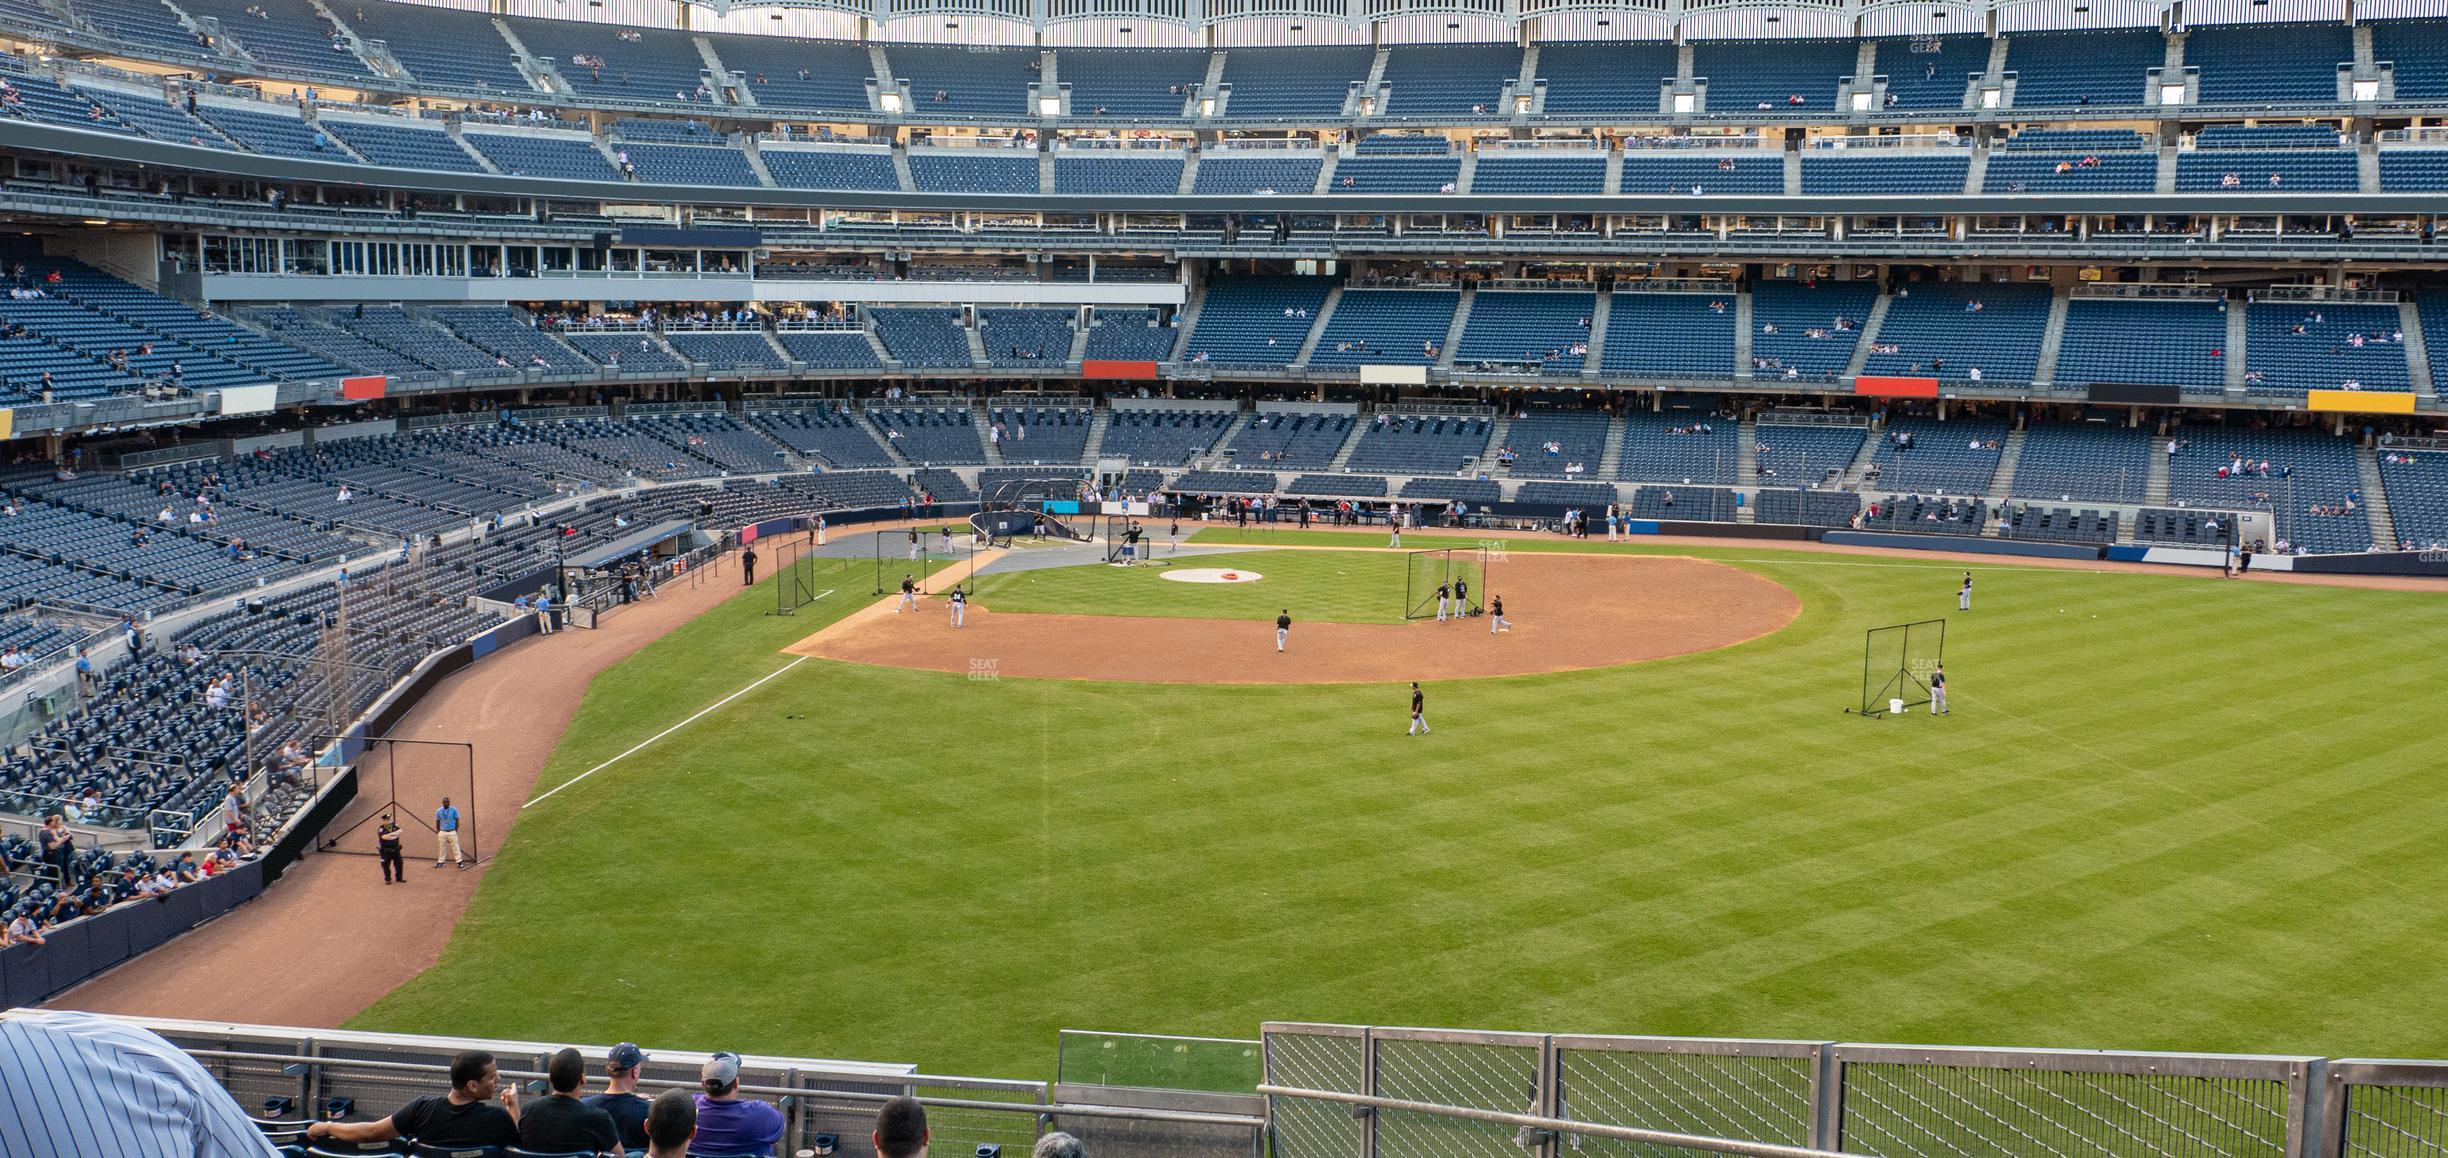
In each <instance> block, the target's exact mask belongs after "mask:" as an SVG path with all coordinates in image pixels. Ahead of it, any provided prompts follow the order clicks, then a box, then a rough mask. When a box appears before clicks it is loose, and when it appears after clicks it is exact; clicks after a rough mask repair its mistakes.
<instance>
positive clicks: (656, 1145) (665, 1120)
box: [646, 1090, 697, 1158]
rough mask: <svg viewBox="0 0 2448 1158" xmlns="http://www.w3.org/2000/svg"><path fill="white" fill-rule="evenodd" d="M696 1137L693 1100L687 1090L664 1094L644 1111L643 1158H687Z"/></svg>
mask: <svg viewBox="0 0 2448 1158" xmlns="http://www.w3.org/2000/svg"><path fill="white" fill-rule="evenodd" d="M696 1136H697V1099H695V1098H693V1097H690V1096H689V1092H688V1091H687V1090H665V1091H663V1092H662V1093H661V1094H659V1095H656V1097H655V1100H654V1104H653V1106H652V1108H650V1109H648V1110H647V1111H646V1158H688V1150H689V1140H690V1139H692V1138H695V1137H696Z"/></svg>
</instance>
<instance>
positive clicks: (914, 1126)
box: [870, 1094, 933, 1158]
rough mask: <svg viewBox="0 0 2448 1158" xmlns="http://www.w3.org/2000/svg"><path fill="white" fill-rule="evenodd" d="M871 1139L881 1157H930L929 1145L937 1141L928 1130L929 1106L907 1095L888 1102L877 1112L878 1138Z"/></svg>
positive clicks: (876, 1132) (875, 1136)
mask: <svg viewBox="0 0 2448 1158" xmlns="http://www.w3.org/2000/svg"><path fill="white" fill-rule="evenodd" d="M870 1140H871V1141H873V1142H874V1143H875V1151H876V1153H877V1154H878V1155H879V1156H880V1158H926V1152H927V1143H928V1142H930V1141H932V1140H933V1135H932V1134H930V1133H929V1132H928V1130H927V1120H926V1107H925V1106H922V1105H919V1104H918V1099H916V1098H913V1097H910V1096H909V1095H907V1094H903V1095H902V1096H900V1097H897V1098H894V1099H892V1100H891V1101H888V1102H885V1103H884V1105H883V1107H882V1108H881V1109H878V1110H877V1111H876V1125H875V1135H874V1136H873V1137H872V1138H871V1139H870Z"/></svg>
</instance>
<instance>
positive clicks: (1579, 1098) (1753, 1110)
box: [1555, 1037, 1826, 1158]
mask: <svg viewBox="0 0 2448 1158" xmlns="http://www.w3.org/2000/svg"><path fill="white" fill-rule="evenodd" d="M1555 1050H1556V1076H1557V1111H1558V1112H1557V1114H1556V1116H1557V1117H1559V1118H1574V1119H1587V1120H1589V1121H1593V1122H1616V1123H1625V1124H1634V1125H1640V1126H1646V1127H1649V1128H1652V1129H1658V1130H1671V1131H1674V1132H1675V1133H1678V1134H1698V1135H1702V1136H1705V1137H1711V1138H1738V1139H1742V1140H1745V1141H1752V1142H1770V1143H1775V1144H1777V1145H1782V1146H1810V1145H1819V1144H1821V1141H1822V1140H1821V1139H1820V1138H1818V1137H1817V1131H1815V1130H1814V1129H1813V1124H1814V1122H1815V1121H1816V1119H1815V1117H1814V1102H1813V1095H1814V1094H1815V1093H1816V1090H1817V1087H1818V1075H1819V1072H1820V1066H1821V1064H1822V1061H1823V1059H1824V1057H1825V1052H1826V1046H1825V1045H1824V1044H1823V1043H1820V1042H1809V1041H1746V1040H1739V1039H1727V1038H1674V1037H1558V1038H1556V1039H1555ZM1567 1145H1569V1146H1572V1147H1574V1148H1576V1149H1578V1150H1580V1151H1581V1152H1583V1153H1589V1154H1606V1155H1615V1154H1623V1155H1641V1156H1644V1158H1647V1156H1660V1158H1662V1156H1665V1155H1672V1154H1681V1153H1685V1151H1682V1150H1679V1149H1673V1148H1666V1147H1657V1146H1648V1145H1642V1144H1639V1143H1632V1142H1621V1141H1615V1140H1609V1139H1595V1138H1590V1139H1582V1138H1569V1139H1567Z"/></svg>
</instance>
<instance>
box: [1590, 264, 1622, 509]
mask: <svg viewBox="0 0 2448 1158" xmlns="http://www.w3.org/2000/svg"><path fill="white" fill-rule="evenodd" d="M1614 312H1615V295H1614V294H1611V293H1602V294H1599V295H1598V304H1597V305H1596V306H1594V307H1592V308H1591V309H1590V332H1589V353H1588V354H1586V355H1583V356H1582V358H1581V376H1582V377H1583V378H1585V379H1588V380H1590V381H1592V382H1595V381H1597V380H1598V373H1599V371H1600V369H1601V368H1602V367H1601V362H1602V361H1603V360H1604V356H1605V352H1606V332H1607V317H1608V315H1610V314H1613V313H1614ZM1615 433H1616V434H1621V433H1622V431H1616V432H1615ZM1619 441H1621V439H1618V438H1614V437H1612V436H1610V437H1609V438H1608V440H1607V447H1608V451H1607V452H1608V453H1609V454H1612V453H1614V449H1613V448H1614V446H1615V444H1616V443H1617V442H1619ZM1606 477H1608V478H1613V477H1615V476H1614V475H1612V474H1610V475H1608V476H1606Z"/></svg>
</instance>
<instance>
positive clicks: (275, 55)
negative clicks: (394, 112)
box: [181, 0, 374, 81]
mask: <svg viewBox="0 0 2448 1158" xmlns="http://www.w3.org/2000/svg"><path fill="white" fill-rule="evenodd" d="M181 7H182V8H183V9H184V10H185V11H186V13H187V15H189V16H192V17H195V18H197V19H203V18H206V17H210V18H212V19H214V20H218V21H220V23H221V32H222V34H223V35H224V36H231V37H235V38H237V41H238V43H239V44H240V45H242V46H244V47H245V49H246V53H247V55H248V56H251V57H253V58H255V60H256V61H257V62H258V63H260V64H262V65H264V66H266V67H267V68H271V69H274V70H277V71H278V72H281V73H283V74H304V75H308V76H337V77H343V78H347V79H351V80H357V81H363V80H367V79H370V78H371V77H372V76H373V75H374V73H373V70H371V69H368V68H367V67H366V66H365V62H364V61H361V60H359V59H357V54H356V53H354V52H335V51H333V50H332V42H333V39H334V38H335V37H336V36H338V35H339V31H340V30H339V29H337V28H334V27H333V26H332V22H331V21H329V20H326V19H324V17H323V13H322V11H320V10H319V9H318V8H317V7H316V6H315V5H314V4H312V3H309V2H308V0H194V3H191V4H183V5H181Z"/></svg>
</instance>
